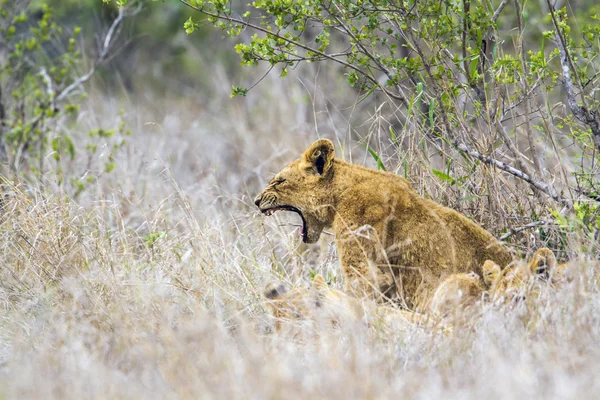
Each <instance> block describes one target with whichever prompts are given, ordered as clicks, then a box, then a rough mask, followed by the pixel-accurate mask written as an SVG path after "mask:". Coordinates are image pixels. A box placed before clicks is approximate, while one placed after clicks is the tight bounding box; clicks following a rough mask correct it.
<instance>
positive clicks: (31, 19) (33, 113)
mask: <svg viewBox="0 0 600 400" xmlns="http://www.w3.org/2000/svg"><path fill="white" fill-rule="evenodd" d="M53 11H54V9H53V7H50V6H48V5H45V4H41V5H39V7H36V6H32V5H30V4H29V2H28V1H16V2H14V1H8V0H0V37H3V38H4V43H3V44H4V46H3V47H0V49H1V50H0V52H4V54H3V56H2V57H0V120H1V121H0V122H1V125H0V162H1V163H2V164H4V165H7V166H8V170H6V171H4V173H5V174H6V173H14V174H19V175H21V176H23V177H31V178H40V177H42V176H44V174H45V173H46V172H48V171H53V172H55V173H56V176H57V179H58V182H59V183H61V184H62V183H66V182H71V183H72V184H73V186H74V187H75V194H76V195H77V194H79V193H80V192H81V191H82V190H83V189H84V188H85V187H86V185H87V184H88V183H89V181H91V180H93V179H94V177H93V176H92V175H90V174H86V173H81V174H75V173H74V172H73V171H72V169H71V168H67V166H68V165H69V164H72V163H73V161H74V159H75V158H76V156H77V152H78V148H81V147H82V146H83V143H80V144H81V146H78V144H77V141H79V140H81V139H76V138H74V137H72V136H70V135H69V134H67V133H66V131H67V130H66V129H65V128H66V127H67V126H68V125H71V124H73V123H74V121H75V120H76V119H77V116H78V115H79V112H80V104H81V103H82V102H83V101H84V100H85V99H86V94H85V92H83V91H82V88H81V86H80V85H77V84H76V80H77V79H78V78H79V77H80V76H81V75H82V74H83V73H82V72H81V70H82V66H83V58H82V54H81V52H80V50H79V45H78V36H79V35H80V34H81V31H82V30H81V28H80V27H78V26H73V27H70V28H66V27H64V26H62V25H61V24H59V23H57V22H56V21H55V20H54V18H53ZM117 130H118V131H119V132H120V133H125V131H126V130H125V127H124V126H123V121H122V120H121V121H120V122H119V127H118V129H117ZM110 136H111V135H108V134H106V132H104V131H101V130H99V131H93V132H90V135H89V143H88V144H87V145H86V149H87V151H86V153H87V156H88V157H92V156H93V155H94V153H95V152H96V149H97V148H98V144H99V143H100V142H102V145H103V146H104V145H110V146H117V147H116V148H119V147H121V146H123V144H124V142H123V143H118V144H115V143H110V140H109V139H108V138H109V137H110ZM116 148H115V149H116ZM48 155H50V157H48ZM108 158H109V161H107V162H106V166H105V172H110V171H112V170H113V169H114V162H113V161H112V156H110V155H109V157H108ZM67 171H69V172H67ZM77 175H87V176H86V178H85V180H81V179H79V178H75V176H77ZM65 178H68V179H65Z"/></svg>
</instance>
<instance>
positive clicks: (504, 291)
mask: <svg viewBox="0 0 600 400" xmlns="http://www.w3.org/2000/svg"><path fill="white" fill-rule="evenodd" d="M567 266H568V264H558V263H557V261H556V257H555V256H554V253H553V252H552V250H550V249H548V248H545V247H544V248H541V249H538V250H536V251H535V253H534V254H533V256H532V257H531V260H529V262H528V263H525V262H515V263H512V264H510V265H508V266H507V267H506V268H505V269H501V268H500V266H499V265H497V264H496V263H494V262H493V261H489V260H488V261H486V262H485V263H484V265H483V276H484V281H485V283H486V285H487V286H488V288H489V293H490V295H491V297H492V299H493V300H498V299H504V300H505V301H508V302H510V301H512V300H513V299H515V298H522V297H524V296H525V295H526V294H527V293H529V294H534V295H535V294H536V293H537V292H538V290H539V284H540V283H543V282H546V283H549V284H555V285H559V284H562V283H564V282H565V281H566V280H567V272H568V271H567Z"/></svg>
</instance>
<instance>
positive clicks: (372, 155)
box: [363, 144, 386, 171]
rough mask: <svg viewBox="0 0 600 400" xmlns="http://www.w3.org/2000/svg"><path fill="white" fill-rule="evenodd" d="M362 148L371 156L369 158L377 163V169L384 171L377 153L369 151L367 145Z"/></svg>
mask: <svg viewBox="0 0 600 400" xmlns="http://www.w3.org/2000/svg"><path fill="white" fill-rule="evenodd" d="M363 146H364V147H365V148H366V149H367V151H368V152H369V154H371V157H373V159H375V161H377V169H378V170H381V171H385V170H386V169H385V165H383V161H381V157H379V154H377V152H376V151H375V150H373V149H371V148H370V147H369V145H367V144H363Z"/></svg>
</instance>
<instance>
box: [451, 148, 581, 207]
mask: <svg viewBox="0 0 600 400" xmlns="http://www.w3.org/2000/svg"><path fill="white" fill-rule="evenodd" d="M452 144H453V145H454V146H455V147H456V148H457V149H458V150H460V151H462V152H463V153H465V154H467V155H469V156H471V157H473V158H476V159H478V160H480V161H483V162H484V163H486V164H489V165H492V166H494V167H496V168H498V169H501V170H502V171H504V172H508V173H509V174H511V175H513V176H515V177H517V178H519V179H521V180H524V181H525V182H527V183H529V184H530V185H531V186H533V187H534V188H536V189H538V190H539V191H541V192H543V193H545V194H547V195H548V196H549V197H551V198H552V199H554V200H556V201H557V202H559V203H561V204H563V205H565V206H567V207H568V208H572V207H573V203H572V201H571V200H569V199H567V198H565V197H563V196H561V195H559V194H558V193H557V192H556V191H555V190H554V188H553V187H552V186H550V185H549V184H547V183H544V182H540V181H537V180H535V179H533V178H532V177H531V176H530V175H528V174H526V173H525V172H523V171H521V170H520V169H517V168H515V167H512V166H510V165H508V164H506V163H504V162H502V161H499V160H496V159H495V158H492V157H490V156H486V155H484V154H481V153H480V152H478V151H475V150H472V149H470V148H469V147H467V145H465V144H464V143H459V142H458V141H454V142H453V143H452Z"/></svg>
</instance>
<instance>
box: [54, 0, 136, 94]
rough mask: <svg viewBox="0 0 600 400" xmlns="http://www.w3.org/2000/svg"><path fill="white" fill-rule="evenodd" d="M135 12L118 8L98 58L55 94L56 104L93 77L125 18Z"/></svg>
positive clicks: (125, 8)
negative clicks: (117, 13)
mask: <svg viewBox="0 0 600 400" xmlns="http://www.w3.org/2000/svg"><path fill="white" fill-rule="evenodd" d="M137 12H139V8H138V9H136V10H133V11H129V8H127V7H121V8H119V15H118V16H117V18H115V20H114V21H113V23H112V24H111V26H110V28H109V29H108V32H107V33H106V36H105V37H104V42H103V44H102V48H101V49H100V54H99V55H98V58H96V60H95V61H94V63H93V64H92V67H91V68H90V70H89V71H88V72H87V73H85V74H84V75H82V76H80V77H79V78H77V79H75V80H74V81H73V82H72V83H71V84H70V85H69V86H67V87H66V88H64V89H63V90H62V91H61V92H60V93H58V94H57V96H56V101H57V102H59V101H62V100H64V99H65V98H66V97H67V96H68V95H69V94H70V93H71V92H72V91H73V90H75V89H77V88H78V87H79V86H81V85H83V84H84V83H86V82H87V81H89V80H90V79H91V78H92V76H94V74H95V73H96V69H97V68H98V66H99V65H100V64H102V63H103V62H104V61H105V60H106V58H107V57H108V55H109V54H110V52H111V50H112V48H113V46H114V44H115V42H116V38H117V37H118V36H119V33H120V30H121V26H122V24H123V21H124V20H125V18H127V17H130V16H133V15H135V14H137Z"/></svg>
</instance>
